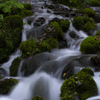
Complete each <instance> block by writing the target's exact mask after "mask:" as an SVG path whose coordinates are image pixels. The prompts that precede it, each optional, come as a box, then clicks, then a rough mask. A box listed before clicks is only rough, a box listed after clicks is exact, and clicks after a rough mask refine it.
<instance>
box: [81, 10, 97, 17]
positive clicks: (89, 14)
mask: <svg viewBox="0 0 100 100" xmlns="http://www.w3.org/2000/svg"><path fill="white" fill-rule="evenodd" d="M83 13H84V14H87V15H88V16H89V17H94V16H95V14H96V13H95V12H94V11H93V10H92V9H90V8H85V9H84V10H83Z"/></svg>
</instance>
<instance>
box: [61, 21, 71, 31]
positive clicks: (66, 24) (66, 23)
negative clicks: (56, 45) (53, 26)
mask: <svg viewBox="0 0 100 100" xmlns="http://www.w3.org/2000/svg"><path fill="white" fill-rule="evenodd" d="M59 25H60V27H61V29H62V30H63V32H66V31H67V30H68V29H69V25H70V22H69V20H61V21H60V22H59Z"/></svg>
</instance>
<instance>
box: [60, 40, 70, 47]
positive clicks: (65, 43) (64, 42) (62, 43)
mask: <svg viewBox="0 0 100 100" xmlns="http://www.w3.org/2000/svg"><path fill="white" fill-rule="evenodd" d="M58 44H59V48H67V47H68V44H67V41H59V43H58Z"/></svg>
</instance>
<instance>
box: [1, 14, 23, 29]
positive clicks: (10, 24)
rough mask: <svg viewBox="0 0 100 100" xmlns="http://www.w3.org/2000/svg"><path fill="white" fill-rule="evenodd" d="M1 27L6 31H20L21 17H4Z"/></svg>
mask: <svg viewBox="0 0 100 100" xmlns="http://www.w3.org/2000/svg"><path fill="white" fill-rule="evenodd" d="M1 24H2V27H3V28H4V29H6V30H9V29H13V30H14V29H17V28H19V29H21V30H22V28H23V19H22V17H20V16H19V15H11V16H8V17H6V18H5V19H4V20H3V21H2V23H1Z"/></svg>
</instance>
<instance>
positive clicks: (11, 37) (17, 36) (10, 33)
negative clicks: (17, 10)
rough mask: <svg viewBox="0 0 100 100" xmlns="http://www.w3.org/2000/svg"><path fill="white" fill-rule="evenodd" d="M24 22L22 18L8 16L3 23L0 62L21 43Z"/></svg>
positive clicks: (0, 35) (0, 32)
mask: <svg viewBox="0 0 100 100" xmlns="http://www.w3.org/2000/svg"><path fill="white" fill-rule="evenodd" d="M22 28H23V20H22V18H21V17H20V16H18V15H14V16H8V17H6V18H5V19H4V20H3V21H2V23H1V29H0V62H2V60H3V59H5V58H6V57H7V56H8V55H9V54H10V53H11V52H12V51H13V50H14V49H15V48H16V47H17V46H18V45H19V43H20V41H21V35H22V33H21V30H22Z"/></svg>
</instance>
